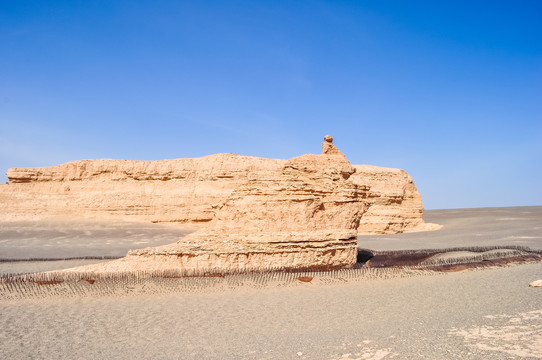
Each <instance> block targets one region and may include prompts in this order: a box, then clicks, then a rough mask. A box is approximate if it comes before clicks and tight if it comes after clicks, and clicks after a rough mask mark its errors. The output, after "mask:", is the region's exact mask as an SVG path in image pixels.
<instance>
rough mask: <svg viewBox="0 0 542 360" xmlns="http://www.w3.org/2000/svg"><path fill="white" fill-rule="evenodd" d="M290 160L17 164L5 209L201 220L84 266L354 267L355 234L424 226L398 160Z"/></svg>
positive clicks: (2, 194)
mask: <svg viewBox="0 0 542 360" xmlns="http://www.w3.org/2000/svg"><path fill="white" fill-rule="evenodd" d="M332 142H333V139H332V138H331V136H329V135H328V136H326V137H325V140H324V143H323V144H322V154H320V155H303V156H299V157H296V158H293V159H290V160H274V159H262V158H256V157H247V156H240V155H234V154H217V155H212V156H207V157H203V158H197V159H178V160H163V161H120V160H87V161H75V162H70V163H67V164H63V165H59V166H52V167H47V168H32V169H18V168H16V169H10V170H9V171H8V177H9V179H10V184H9V185H4V186H2V187H0V204H1V206H2V209H1V210H2V215H3V217H4V219H7V218H21V217H25V218H37V217H38V218H39V217H50V216H70V217H73V216H78V217H97V218H118V217H121V218H128V219H138V220H145V221H153V222H178V223H186V224H191V225H194V224H199V225H200V226H199V227H200V230H198V231H196V232H194V233H192V234H190V235H188V236H185V237H184V238H182V239H181V240H180V241H179V242H177V243H175V244H170V245H166V246H161V247H154V248H146V249H140V250H135V251H130V252H129V254H128V256H126V257H125V258H123V259H119V260H116V261H112V262H108V263H104V264H99V265H92V266H89V267H83V268H79V269H77V270H76V271H100V272H108V271H110V272H111V271H112V272H114V271H130V270H183V271H194V272H227V271H247V270H262V269H284V268H308V267H310V268H315V267H322V268H329V267H348V266H352V265H353V264H354V263H355V261H356V254H357V234H358V230H359V231H360V232H361V233H396V232H404V231H413V230H425V229H427V225H425V224H424V223H423V220H422V217H421V216H422V214H423V206H422V203H421V197H420V195H419V193H418V192H417V190H416V187H415V186H414V183H413V181H412V179H411V178H410V176H409V175H408V174H407V173H406V172H404V171H402V170H397V169H384V168H378V167H372V166H366V165H359V166H352V165H351V164H350V163H349V162H348V160H347V159H346V157H345V156H344V154H342V153H341V152H340V151H339V150H338V149H337V148H336V147H335V145H333V143H332Z"/></svg>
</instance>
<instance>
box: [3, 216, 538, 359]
mask: <svg viewBox="0 0 542 360" xmlns="http://www.w3.org/2000/svg"><path fill="white" fill-rule="evenodd" d="M424 218H425V220H426V221H427V222H430V223H438V224H442V225H444V227H443V228H442V229H441V230H438V231H434V232H423V233H409V234H398V235H380V236H372V235H371V236H360V237H359V238H358V243H359V247H360V248H362V249H369V250H410V249H412V250H415V249H448V248H455V247H476V246H526V247H530V248H532V249H537V250H540V249H542V207H516V208H484V209H458V210H433V211H426V214H425V216H424ZM186 233H187V231H186V230H183V229H178V228H174V227H168V226H161V225H156V226H155V225H153V224H149V225H147V224H139V223H110V222H96V221H56V222H9V223H7V222H4V223H0V258H2V259H4V260H11V261H9V262H2V263H0V271H1V272H2V273H4V274H5V273H14V272H19V273H20V272H28V271H44V270H53V269H59V268H66V267H70V266H74V265H79V264H86V263H89V262H97V261H103V260H100V259H95V258H96V257H100V256H105V257H118V256H122V255H123V254H124V253H125V252H126V251H127V250H128V249H130V248H132V249H133V248H138V247H146V246H155V245H160V244H165V243H170V242H173V241H175V240H176V239H178V238H179V237H180V236H183V235H184V234H186ZM463 255H464V252H463V253H462V255H461V256H463ZM76 257H94V259H87V260H75V259H73V258H76ZM66 258H68V259H70V258H71V259H72V260H58V259H66ZM31 259H57V260H56V261H28V260H31ZM13 260H25V261H13ZM311 276H313V280H312V281H310V282H302V281H298V280H296V278H295V276H291V275H284V274H268V275H254V274H252V275H235V276H231V277H228V276H226V277H225V278H216V279H205V280H201V279H200V280H197V279H188V280H187V279H180V280H179V281H181V280H182V281H184V282H182V285H179V284H181V283H179V282H175V281H176V280H177V279H169V280H168V281H169V282H168V281H166V280H164V281H163V282H160V281H159V280H157V279H154V280H152V281H151V280H149V281H135V282H128V281H127V282H126V283H124V284H123V283H122V282H121V283H120V284H113V283H110V284H107V283H106V284H104V285H100V283H99V282H96V283H95V284H94V285H90V284H85V285H81V286H87V287H88V288H89V289H91V290H88V292H81V294H80V295H77V294H74V293H70V294H67V293H66V294H63V293H62V292H55V291H53V290H43V289H45V288H47V286H55V285H41V286H38V285H36V286H34V287H29V288H28V289H29V296H28V298H24V297H22V298H17V299H13V298H9V296H4V295H5V294H4V295H3V294H0V306H1V312H0V358H2V359H112V358H116V359H133V358H137V359H143V358H144V359H420V358H426V359H540V358H542V287H537V288H530V287H529V283H530V282H532V281H534V280H538V279H542V263H540V262H532V263H527V264H514V265H508V266H503V267H493V268H483V269H471V270H465V271H460V272H446V273H444V272H430V271H410V270H408V269H405V270H393V271H391V270H386V269H383V270H378V269H377V270H374V271H366V272H360V271H358V272H355V271H354V270H347V271H337V272H333V273H314V274H311ZM186 281H188V282H186ZM189 281H192V283H190V282H189ZM100 286H102V287H100ZM36 289H38V290H39V291H38V290H36ZM40 289H41V290H40ZM49 289H52V288H49ZM92 289H96V290H92ZM40 291H41V292H40Z"/></svg>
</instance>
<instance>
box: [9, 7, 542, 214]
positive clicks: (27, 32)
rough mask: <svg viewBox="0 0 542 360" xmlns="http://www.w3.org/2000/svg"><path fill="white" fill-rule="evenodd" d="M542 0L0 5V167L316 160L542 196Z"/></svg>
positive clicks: (452, 199) (441, 188) (434, 185)
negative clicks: (222, 156) (335, 156)
mask: <svg viewBox="0 0 542 360" xmlns="http://www.w3.org/2000/svg"><path fill="white" fill-rule="evenodd" d="M540 19H542V1H538V0H532V1H524V0H516V1H475V0H472V1H384V0H375V1H363V0H360V1H189V2H185V1H91V0H84V1H36V2H32V1H1V2H0V172H1V173H2V177H0V180H1V181H2V182H4V181H6V180H7V178H6V177H5V176H4V175H3V174H4V173H5V171H6V170H7V169H8V168H10V167H27V166H49V165H56V164H60V163H63V162H67V161H71V160H79V159H93V158H117V159H144V160H158V159H166V158H179V157H197V156H203V155H208V154H213V153H219V152H233V153H238V154H244V155H254V156H262V157H271V158H290V157H294V156H298V155H301V154H304V153H319V152H320V150H321V147H320V146H321V142H322V139H323V136H324V135H325V134H328V133H329V134H331V135H333V137H334V138H335V144H336V145H337V146H338V147H339V148H340V149H341V150H342V151H343V152H344V153H345V154H346V156H347V158H348V159H349V160H350V161H351V162H352V163H354V164H372V165H379V166H385V167H396V168H402V169H405V170H407V171H408V172H409V173H410V174H411V176H412V177H413V179H414V181H415V183H416V185H417V186H418V189H419V191H420V193H421V194H422V197H423V200H424V204H425V207H426V208H427V209H439V208H459V207H485V206H516V205H542V186H541V179H542V21H540Z"/></svg>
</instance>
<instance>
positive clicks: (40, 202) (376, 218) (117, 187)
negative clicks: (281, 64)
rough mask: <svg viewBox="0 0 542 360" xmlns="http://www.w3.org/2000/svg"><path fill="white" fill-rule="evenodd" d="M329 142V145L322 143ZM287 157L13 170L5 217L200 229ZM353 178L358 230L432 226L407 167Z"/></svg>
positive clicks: (361, 170)
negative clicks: (359, 193)
mask: <svg viewBox="0 0 542 360" xmlns="http://www.w3.org/2000/svg"><path fill="white" fill-rule="evenodd" d="M324 144H325V143H324ZM286 163H287V160H279V159H264V158H258V157H251V156H242V155H235V154H216V155H210V156H205V157H201V158H195V159H174V160H161V161H128V160H81V161H72V162H69V163H66V164H62V165H57V166H50V167H44V168H13V169H9V170H8V172H7V175H8V178H9V180H10V183H9V184H2V185H0V214H1V220H16V219H20V220H24V219H43V218H48V217H85V218H96V219H100V218H103V219H123V220H140V221H151V222H173V223H178V224H186V225H188V226H190V227H193V228H197V227H200V226H202V225H205V224H206V223H208V222H209V221H211V219H212V218H213V214H214V213H215V210H216V208H217V206H219V205H220V204H221V203H222V202H224V201H225V200H226V199H227V197H228V196H229V195H230V194H231V193H232V192H233V190H234V189H236V188H238V187H239V186H241V185H243V184H245V183H247V182H248V181H251V180H262V181H263V180H265V179H277V178H278V177H279V176H280V174H281V171H282V168H283V166H284V165H285V164H286ZM354 168H355V169H356V171H355V172H354V173H353V174H352V176H351V181H352V182H354V183H355V184H357V185H362V186H366V187H368V188H369V193H368V196H367V198H366V199H365V200H364V201H363V205H364V206H365V207H366V208H367V212H366V213H365V214H364V216H363V217H362V219H361V220H360V224H359V228H358V231H359V232H360V233H361V234H371V233H373V234H386V233H400V232H409V231H422V230H428V229H431V227H428V226H427V225H426V224H424V222H423V220H422V215H423V204H422V200H421V196H420V194H419V193H418V191H417V190H416V187H415V185H414V183H413V181H412V179H411V178H410V176H409V175H408V174H407V173H406V172H405V171H403V170H399V169H388V168H381V167H377V166H369V165H354Z"/></svg>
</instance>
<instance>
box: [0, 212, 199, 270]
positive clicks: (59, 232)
mask: <svg viewBox="0 0 542 360" xmlns="http://www.w3.org/2000/svg"><path fill="white" fill-rule="evenodd" d="M188 233H190V230H186V229H183V228H179V227H175V226H171V225H162V224H152V223H141V222H126V221H106V220H100V221H97V220H67V219H63V220H59V219H55V220H42V221H0V260H4V259H36V258H39V259H65V258H72V257H101V256H108V257H123V256H125V255H126V253H127V252H128V250H130V249H139V248H145V247H149V246H160V245H166V244H171V243H174V242H176V241H178V240H179V239H180V238H181V237H183V236H184V235H186V234H188Z"/></svg>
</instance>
